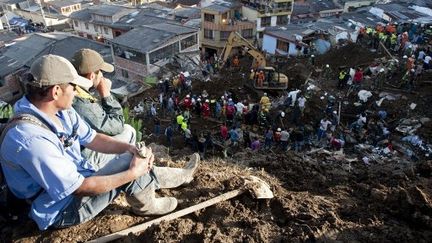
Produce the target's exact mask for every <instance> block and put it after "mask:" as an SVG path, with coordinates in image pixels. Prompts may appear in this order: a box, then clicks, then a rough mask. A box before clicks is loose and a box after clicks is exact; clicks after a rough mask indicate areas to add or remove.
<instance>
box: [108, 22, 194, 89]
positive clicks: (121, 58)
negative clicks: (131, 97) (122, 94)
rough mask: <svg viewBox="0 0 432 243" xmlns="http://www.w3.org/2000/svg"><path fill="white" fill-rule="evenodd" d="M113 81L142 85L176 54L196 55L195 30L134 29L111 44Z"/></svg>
mask: <svg viewBox="0 0 432 243" xmlns="http://www.w3.org/2000/svg"><path fill="white" fill-rule="evenodd" d="M111 45H112V50H113V54H114V63H115V67H116V70H117V71H116V74H117V76H116V78H117V79H119V80H123V81H127V82H132V81H137V82H144V80H145V78H146V77H147V76H149V75H152V74H154V73H156V72H158V71H159V70H160V67H162V66H164V65H165V64H167V63H168V62H169V60H170V58H171V57H173V56H174V55H176V54H179V53H188V52H198V50H199V34H198V29H195V28H190V27H185V26H182V25H179V24H173V23H160V24H151V25H146V26H140V27H136V28H134V29H133V30H130V31H128V32H127V33H124V34H123V35H121V36H119V37H117V38H115V39H113V40H112V41H111Z"/></svg>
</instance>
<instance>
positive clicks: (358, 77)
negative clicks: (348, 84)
mask: <svg viewBox="0 0 432 243" xmlns="http://www.w3.org/2000/svg"><path fill="white" fill-rule="evenodd" d="M362 81H363V71H362V70H361V68H357V70H356V72H355V73H354V79H353V84H354V87H355V89H356V90H359V89H360V87H361V83H362Z"/></svg>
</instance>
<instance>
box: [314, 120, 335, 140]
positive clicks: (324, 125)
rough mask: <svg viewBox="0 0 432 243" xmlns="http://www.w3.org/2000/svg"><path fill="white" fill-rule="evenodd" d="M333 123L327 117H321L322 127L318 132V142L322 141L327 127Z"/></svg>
mask: <svg viewBox="0 0 432 243" xmlns="http://www.w3.org/2000/svg"><path fill="white" fill-rule="evenodd" d="M331 124H332V123H331V122H330V121H329V120H328V119H327V118H323V119H321V121H320V127H319V129H318V134H317V136H318V138H317V139H318V142H319V141H321V139H322V138H323V137H325V135H326V132H327V129H328V126H329V125H331Z"/></svg>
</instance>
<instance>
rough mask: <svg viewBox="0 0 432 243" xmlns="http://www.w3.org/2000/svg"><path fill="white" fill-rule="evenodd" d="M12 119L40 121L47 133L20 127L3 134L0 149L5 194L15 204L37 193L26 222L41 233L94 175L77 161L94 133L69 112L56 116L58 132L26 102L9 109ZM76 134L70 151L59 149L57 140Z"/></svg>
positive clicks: (83, 162) (24, 125) (25, 125)
mask: <svg viewBox="0 0 432 243" xmlns="http://www.w3.org/2000/svg"><path fill="white" fill-rule="evenodd" d="M14 108H15V112H16V113H32V114H36V115H38V116H40V117H41V118H42V119H43V120H45V121H46V122H47V123H48V124H50V125H51V126H53V130H54V131H51V130H48V129H46V128H43V127H40V126H38V125H35V124H31V123H20V124H18V125H16V126H15V127H13V128H11V129H10V130H8V132H7V134H6V136H5V139H4V141H3V143H2V145H1V147H0V152H1V155H2V156H1V166H2V168H3V171H4V174H5V177H6V181H7V183H8V185H9V187H10V189H11V191H12V192H13V193H14V194H15V195H16V196H17V197H19V198H30V197H32V196H34V195H35V194H36V193H37V192H39V191H40V190H41V189H43V192H42V193H41V194H40V195H39V196H38V197H37V198H36V199H35V200H34V201H33V203H32V206H31V210H30V217H31V218H32V219H33V220H34V221H35V222H36V223H37V225H38V227H39V228H40V229H47V228H48V227H49V226H50V225H51V224H52V223H54V222H55V219H56V216H57V215H58V214H59V212H60V211H61V210H62V209H63V208H65V207H66V206H67V205H68V204H69V203H70V202H71V201H72V198H73V196H72V193H73V192H74V191H75V190H76V189H78V188H79V187H80V186H81V184H82V182H83V181H84V178H85V177H88V176H90V175H92V174H93V173H94V169H93V167H92V166H91V164H90V163H88V162H87V161H86V160H85V159H84V158H83V157H82V156H81V145H86V144H88V143H90V142H91V141H93V139H94V137H95V136H96V132H95V131H94V130H93V129H91V128H90V126H89V125H88V124H87V123H86V122H85V121H84V120H82V119H81V118H80V117H79V115H78V114H77V113H76V112H75V110H73V109H70V110H65V111H60V112H58V113H57V114H56V115H57V117H58V118H59V120H60V121H61V123H62V125H63V129H58V128H56V127H55V126H54V123H53V122H52V121H51V120H50V119H49V118H48V116H47V115H46V114H45V113H43V112H41V111H40V110H39V109H38V108H36V107H35V106H34V105H33V104H31V103H30V102H29V101H28V100H27V98H26V97H23V98H21V99H20V100H19V101H17V103H16V104H15V107H14ZM74 127H75V128H76V133H77V136H75V137H73V139H72V145H71V146H69V147H64V146H63V143H62V142H61V140H60V139H59V137H60V136H62V135H63V136H64V137H66V136H68V135H70V134H72V131H73V130H74Z"/></svg>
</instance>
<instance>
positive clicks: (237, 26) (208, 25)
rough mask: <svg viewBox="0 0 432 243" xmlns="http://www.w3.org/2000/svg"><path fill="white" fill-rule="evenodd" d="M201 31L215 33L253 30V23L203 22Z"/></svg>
mask: <svg viewBox="0 0 432 243" xmlns="http://www.w3.org/2000/svg"><path fill="white" fill-rule="evenodd" d="M202 27H203V29H210V30H217V31H240V30H246V29H254V28H255V23H254V22H250V21H234V23H233V24H224V23H212V22H205V21H204V22H203V26H202Z"/></svg>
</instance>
